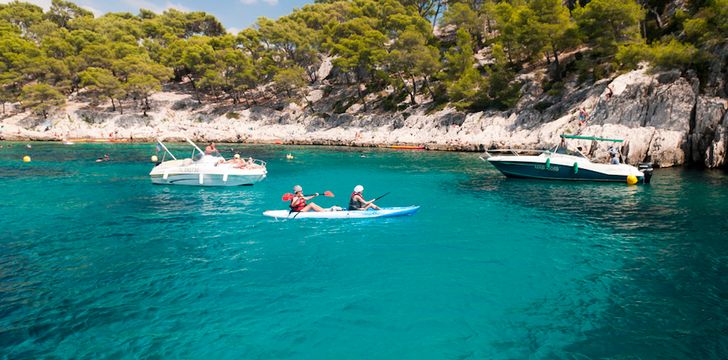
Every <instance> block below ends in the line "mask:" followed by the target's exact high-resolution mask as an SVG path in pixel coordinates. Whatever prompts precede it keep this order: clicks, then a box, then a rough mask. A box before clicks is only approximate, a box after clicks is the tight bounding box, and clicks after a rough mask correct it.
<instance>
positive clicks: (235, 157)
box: [224, 154, 244, 168]
mask: <svg viewBox="0 0 728 360" xmlns="http://www.w3.org/2000/svg"><path fill="white" fill-rule="evenodd" d="M224 163H225V164H231V165H233V167H234V168H241V167H243V164H244V161H243V160H241V159H240V154H235V155H233V158H232V159H230V160H227V161H224Z"/></svg>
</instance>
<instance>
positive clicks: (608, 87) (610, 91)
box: [604, 85, 614, 101]
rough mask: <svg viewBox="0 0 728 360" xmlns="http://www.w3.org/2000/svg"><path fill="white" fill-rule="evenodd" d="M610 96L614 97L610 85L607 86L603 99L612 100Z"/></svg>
mask: <svg viewBox="0 0 728 360" xmlns="http://www.w3.org/2000/svg"><path fill="white" fill-rule="evenodd" d="M612 95H614V90H613V89H612V85H608V86H607V93H606V94H605V95H604V98H605V99H606V100H607V101H609V99H611V98H612Z"/></svg>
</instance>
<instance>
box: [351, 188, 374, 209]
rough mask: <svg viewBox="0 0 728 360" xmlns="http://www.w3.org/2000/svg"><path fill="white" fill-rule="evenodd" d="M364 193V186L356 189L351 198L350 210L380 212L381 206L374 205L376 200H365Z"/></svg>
mask: <svg viewBox="0 0 728 360" xmlns="http://www.w3.org/2000/svg"><path fill="white" fill-rule="evenodd" d="M363 192H364V187H363V186H361V185H357V186H355V187H354V192H352V193H351V197H349V210H368V209H374V210H379V206H377V205H374V200H370V201H366V200H364V196H363Z"/></svg>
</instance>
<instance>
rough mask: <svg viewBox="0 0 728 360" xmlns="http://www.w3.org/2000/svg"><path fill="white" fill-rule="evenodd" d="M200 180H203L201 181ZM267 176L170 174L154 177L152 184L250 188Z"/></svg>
mask: <svg viewBox="0 0 728 360" xmlns="http://www.w3.org/2000/svg"><path fill="white" fill-rule="evenodd" d="M200 178H202V179H201V180H200ZM263 179H265V174H258V175H229V174H228V176H227V178H225V175H224V174H204V175H202V177H200V175H199V174H168V175H167V178H166V179H165V178H164V175H161V174H160V175H152V184H155V185H185V186H250V185H253V184H255V183H257V182H260V181H263Z"/></svg>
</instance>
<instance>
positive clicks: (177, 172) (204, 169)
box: [149, 139, 268, 186]
mask: <svg viewBox="0 0 728 360" xmlns="http://www.w3.org/2000/svg"><path fill="white" fill-rule="evenodd" d="M186 140H187V142H188V143H189V144H190V145H192V148H193V150H192V155H191V157H190V158H187V159H177V158H176V157H175V156H174V154H172V152H170V151H169V149H167V146H165V145H164V144H163V143H162V141H159V140H158V141H157V152H158V153H159V152H163V155H162V159H161V160H160V161H158V162H157V164H156V166H154V169H152V171H151V172H150V173H149V176H151V178H152V183H153V184H158V185H190V186H244V185H253V184H255V183H257V182H259V181H262V180H263V179H265V177H266V174H267V173H268V171H267V169H266V163H265V161H262V160H257V159H253V158H248V159H240V158H238V156H236V157H235V158H234V159H232V160H225V158H224V157H223V156H222V155H220V153H219V152H213V153H211V154H206V153H205V152H204V151H202V150H201V149H200V148H199V147H197V145H195V143H193V142H192V141H191V140H190V139H186ZM162 150H163V151H162ZM167 156H169V157H170V158H171V160H166V159H167ZM165 160H166V161H165Z"/></svg>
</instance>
